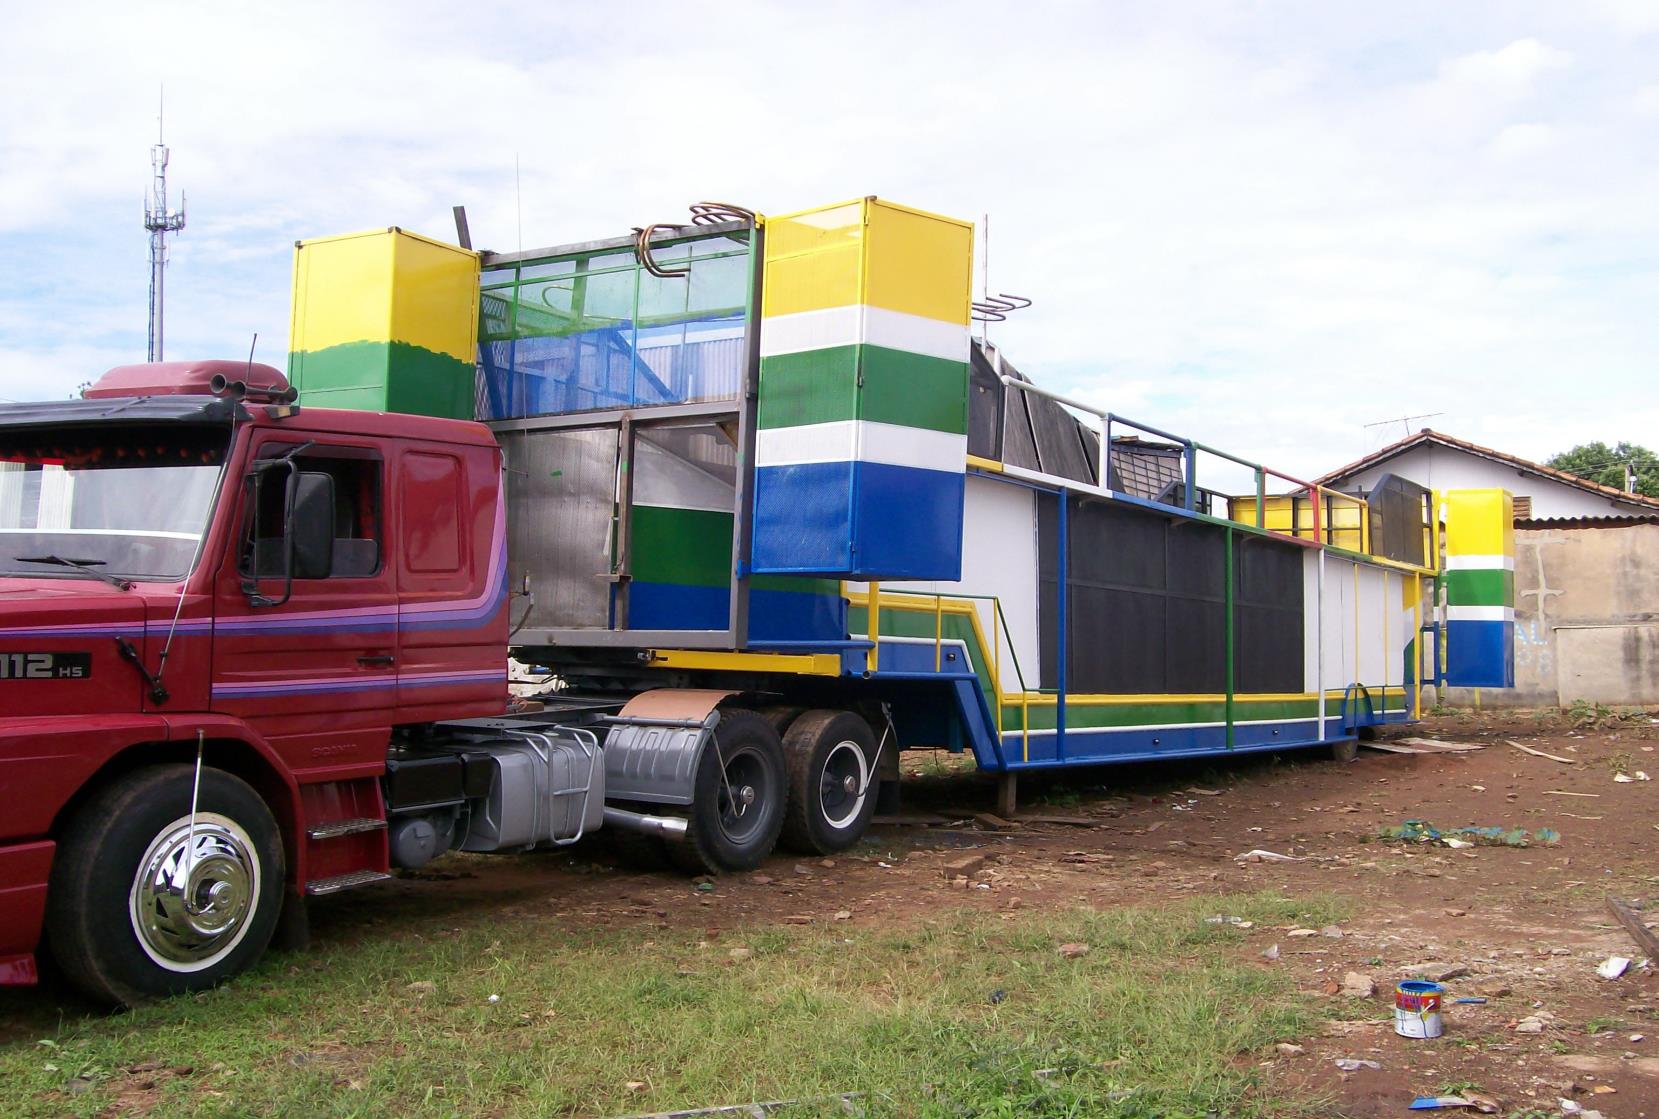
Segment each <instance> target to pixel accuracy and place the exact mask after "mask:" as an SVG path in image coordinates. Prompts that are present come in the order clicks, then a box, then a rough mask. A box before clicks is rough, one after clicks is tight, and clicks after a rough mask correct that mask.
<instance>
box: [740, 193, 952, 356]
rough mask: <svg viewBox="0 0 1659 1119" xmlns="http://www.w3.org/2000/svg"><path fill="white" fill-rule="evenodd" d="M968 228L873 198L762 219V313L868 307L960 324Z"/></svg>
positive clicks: (776, 313) (790, 312) (789, 312)
mask: <svg viewBox="0 0 1659 1119" xmlns="http://www.w3.org/2000/svg"><path fill="white" fill-rule="evenodd" d="M972 278H973V226H972V225H970V224H968V223H967V222H961V221H957V220H955V219H954V218H945V217H940V216H938V215H936V214H929V213H926V212H924V211H921V210H913V209H910V208H909V207H905V206H897V205H894V204H893V203H890V202H882V201H880V200H879V199H875V198H865V199H861V200H859V201H857V202H844V203H840V204H837V205H835V206H826V207H823V208H821V209H817V210H807V211H804V212H802V213H798V214H784V215H781V216H778V217H773V218H768V219H767V221H766V281H765V290H764V292H763V295H762V304H761V313H762V315H764V316H775V315H792V314H798V313H800V312H802V311H821V310H827V309H829V308H832V307H848V306H853V305H857V304H868V305H870V306H873V307H882V308H885V309H886V310H889V311H899V312H902V313H904V314H907V315H917V316H919V317H922V318H928V319H935V320H938V321H940V322H949V323H960V324H962V325H963V326H966V325H967V324H968V316H969V303H970V301H971V298H972V290H971V288H972Z"/></svg>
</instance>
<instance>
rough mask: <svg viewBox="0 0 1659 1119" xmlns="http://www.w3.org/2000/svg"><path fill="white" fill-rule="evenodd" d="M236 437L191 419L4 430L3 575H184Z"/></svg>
mask: <svg viewBox="0 0 1659 1119" xmlns="http://www.w3.org/2000/svg"><path fill="white" fill-rule="evenodd" d="M228 444H229V432H228V430H227V429H226V428H223V427H208V426H193V425H176V426H175V425H161V424H157V425H150V426H148V427H146V428H144V429H139V428H136V427H135V428H102V429H97V430H93V429H63V428H53V429H50V430H45V429H41V428H14V429H11V430H0V575H30V576H47V577H53V578H88V577H91V576H94V575H96V576H116V577H125V578H133V579H180V578H183V577H184V576H185V575H186V574H188V573H189V570H190V565H191V563H192V561H193V560H194V558H195V555H196V546H197V544H198V542H199V541H200V540H201V535H202V532H203V531H204V530H205V528H206V527H207V518H208V514H209V511H210V510H211V509H212V506H213V497H214V492H215V490H216V489H217V487H218V481H219V475H220V464H221V463H222V462H223V461H224V456H225V453H226V450H227V448H228Z"/></svg>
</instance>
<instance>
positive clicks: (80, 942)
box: [46, 765, 284, 1005]
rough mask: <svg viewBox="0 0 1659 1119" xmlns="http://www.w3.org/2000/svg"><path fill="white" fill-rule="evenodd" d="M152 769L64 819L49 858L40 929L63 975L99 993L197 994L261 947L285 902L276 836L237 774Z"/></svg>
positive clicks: (265, 811)
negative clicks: (195, 792)
mask: <svg viewBox="0 0 1659 1119" xmlns="http://www.w3.org/2000/svg"><path fill="white" fill-rule="evenodd" d="M194 783H195V768H194V767H193V766H189V765H166V766H157V767H155V768H153V769H145V770H140V771H138V772H136V773H132V774H129V775H128V776H126V777H124V778H122V779H120V780H118V781H116V782H115V783H113V784H111V785H109V786H107V787H106V788H104V789H102V790H101V791H99V792H98V793H96V794H95V795H94V796H92V797H91V798H90V799H89V800H88V801H87V802H86V803H85V804H83V805H81V806H80V808H79V809H78V810H77V811H76V812H75V813H74V814H73V815H72V816H71V817H70V819H69V821H68V824H67V826H66V827H65V829H64V831H63V833H62V837H61V839H60V840H59V843H58V852H57V857H56V858H55V859H54V860H53V866H52V878H51V884H50V887H49V889H48V894H47V903H46V932H47V936H48V938H49V941H50V944H51V948H52V951H53V953H54V954H55V955H56V957H57V960H58V962H59V963H60V964H61V965H62V967H63V970H64V972H65V973H66V975H67V976H68V978H69V979H70V981H71V982H73V983H74V984H75V985H76V986H77V987H79V988H80V989H81V990H82V991H84V992H86V993H87V994H88V995H90V996H92V997H93V998H95V999H98V1000H99V1001H102V1002H107V1003H113V1004H121V1005H132V1004H134V1003H138V1002H142V1001H143V1000H145V999H147V998H154V997H158V996H165V995H173V994H179V993H182V992H185V991H199V990H203V989H205V988H208V987H211V986H213V985H214V984H216V983H220V982H222V981H224V980H226V979H229V978H230V977H231V976H233V975H236V974H237V973H239V972H241V971H243V970H244V969H245V968H247V967H249V966H250V965H251V964H253V963H254V961H256V960H258V959H259V957H260V956H261V955H263V954H264V952H265V948H266V946H267V945H268V944H269V943H270V940H271V934H272V932H273V931H274V930H275V928H276V923H277V917H278V915H279V911H280V910H281V908H282V887H283V878H284V875H283V855H282V837H281V834H280V833H279V832H278V830H277V825H276V821H275V820H274V819H273V818H272V817H271V812H270V809H269V808H267V807H266V806H265V802H264V801H263V800H261V799H260V797H259V794H258V793H256V792H254V791H253V789H252V788H250V787H249V786H248V785H247V783H246V782H244V781H242V780H241V779H240V778H237V777H233V776H232V775H230V774H228V773H225V772H224V771H222V770H217V769H204V770H202V775H201V795H200V799H199V801H198V805H197V811H196V815H195V818H194V820H192V818H191V814H190V803H191V793H192V789H193V787H194Z"/></svg>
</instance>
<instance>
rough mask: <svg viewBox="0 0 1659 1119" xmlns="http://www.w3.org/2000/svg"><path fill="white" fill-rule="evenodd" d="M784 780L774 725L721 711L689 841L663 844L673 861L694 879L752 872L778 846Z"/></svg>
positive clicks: (706, 754)
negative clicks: (690, 873)
mask: <svg viewBox="0 0 1659 1119" xmlns="http://www.w3.org/2000/svg"><path fill="white" fill-rule="evenodd" d="M786 780H787V779H786V777H785V774H784V764H783V746H782V744H781V743H779V741H778V734H777V732H776V731H774V730H773V729H772V724H771V723H769V722H768V721H767V720H766V719H765V718H763V717H762V716H760V715H757V714H756V713H755V712H753V711H734V710H730V709H727V710H723V711H721V713H720V725H719V726H717V727H716V728H715V729H714V739H713V741H711V742H710V743H709V744H708V745H707V746H705V747H704V748H703V756H702V758H701V759H699V761H698V763H697V779H696V783H695V785H694V787H693V790H692V801H691V809H690V815H689V816H688V818H687V820H686V835H685V841H684V842H683V843H665V844H664V845H663V846H664V847H665V848H666V849H667V851H668V854H669V857H670V858H672V859H673V860H674V862H675V863H676V864H677V865H679V866H680V867H682V868H683V869H686V870H690V871H691V872H693V873H708V874H717V873H719V872H721V871H732V870H753V869H754V868H755V867H757V866H759V865H760V863H761V860H763V859H765V858H766V856H767V855H769V854H771V853H772V848H773V846H774V845H775V844H776V843H777V841H778V830H779V829H780V828H782V827H783V810H784V799H785V797H786V795H787V784H786Z"/></svg>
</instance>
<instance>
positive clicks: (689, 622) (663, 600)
mask: <svg viewBox="0 0 1659 1119" xmlns="http://www.w3.org/2000/svg"><path fill="white" fill-rule="evenodd" d="M730 614H731V591H730V590H728V589H727V588H725V587H695V586H687V585H685V584H681V583H630V584H628V628H629V629H725V628H726V621H727V619H728V618H729V616H730Z"/></svg>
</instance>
